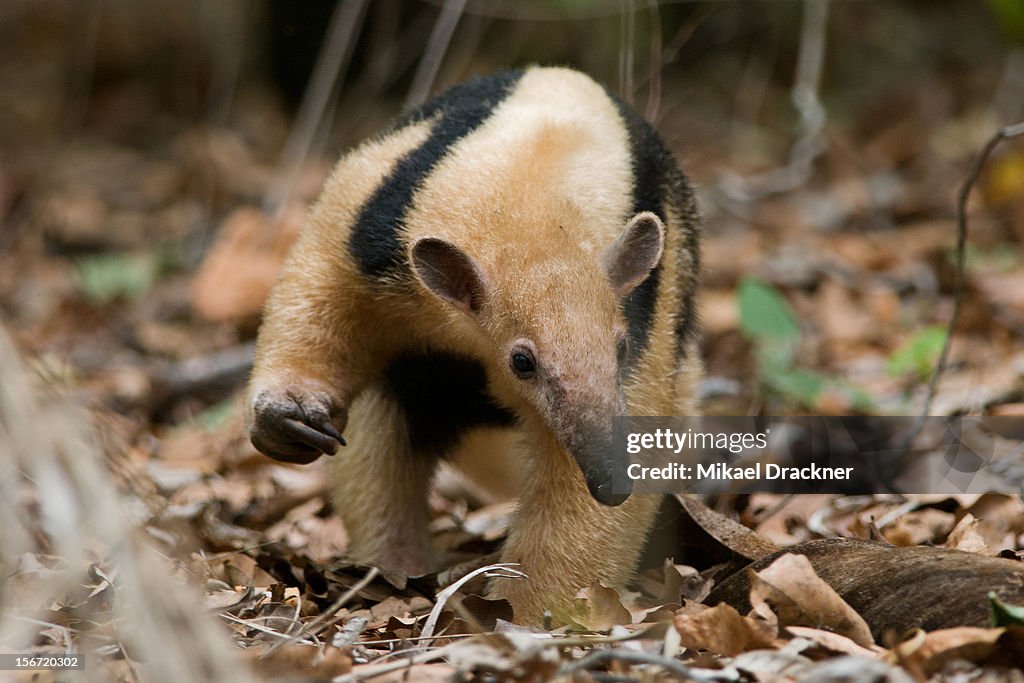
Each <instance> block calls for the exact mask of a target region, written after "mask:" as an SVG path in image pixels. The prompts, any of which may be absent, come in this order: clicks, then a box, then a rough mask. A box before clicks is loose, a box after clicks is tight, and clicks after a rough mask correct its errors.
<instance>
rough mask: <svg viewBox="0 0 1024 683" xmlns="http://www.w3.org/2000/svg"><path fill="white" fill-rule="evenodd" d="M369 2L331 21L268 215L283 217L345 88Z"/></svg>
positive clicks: (349, 6) (352, 5) (351, 5)
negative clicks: (333, 101) (334, 101)
mask: <svg viewBox="0 0 1024 683" xmlns="http://www.w3.org/2000/svg"><path fill="white" fill-rule="evenodd" d="M366 3H367V0H346V1H345V2H342V3H340V4H339V5H338V6H337V8H336V9H335V10H334V15H333V16H332V17H331V24H330V26H329V27H328V29H327V39H326V40H325V41H324V44H323V48H322V49H321V50H320V55H319V56H318V57H317V60H316V66H315V67H313V75H312V77H311V78H310V80H309V85H308V86H307V88H306V92H305V94H304V95H303V97H302V104H301V105H300V106H299V113H298V116H296V122H295V125H294V126H293V127H292V130H291V133H290V134H289V135H288V141H287V142H286V143H285V148H284V154H283V155H282V157H281V169H282V170H281V173H280V174H279V175H278V177H277V178H276V179H275V181H274V184H273V186H272V188H271V190H270V192H269V193H268V195H267V197H266V200H265V204H264V212H265V213H266V214H267V215H272V216H275V215H276V216H279V215H280V214H281V212H282V211H284V208H285V206H287V204H288V198H289V196H290V195H291V193H292V188H294V186H295V182H296V180H297V179H298V177H299V171H300V170H301V169H302V165H303V164H304V163H305V161H306V157H307V156H308V155H309V150H310V147H311V146H312V143H313V140H314V139H315V138H316V134H317V130H319V129H320V127H321V124H322V122H323V120H324V112H325V111H326V110H327V108H328V105H329V103H330V101H331V99H332V97H334V96H335V95H336V93H337V92H338V89H339V88H340V87H341V81H342V78H341V76H342V74H343V73H344V72H345V68H346V66H347V65H348V61H349V59H350V58H351V56H352V48H353V47H354V46H355V40H354V39H353V38H354V37H355V36H356V35H358V31H359V28H360V26H361V25H362V19H363V17H364V16H365V14H366V13H365V10H366Z"/></svg>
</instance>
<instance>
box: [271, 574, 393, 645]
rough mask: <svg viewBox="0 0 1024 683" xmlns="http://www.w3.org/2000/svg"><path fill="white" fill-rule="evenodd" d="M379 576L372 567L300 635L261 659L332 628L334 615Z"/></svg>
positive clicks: (303, 629) (281, 643)
mask: <svg viewBox="0 0 1024 683" xmlns="http://www.w3.org/2000/svg"><path fill="white" fill-rule="evenodd" d="M379 574H380V570H379V569H377V568H376V567H372V568H371V569H370V571H368V572H366V576H364V577H363V578H362V579H360V580H359V582H358V583H357V584H355V585H354V586H352V587H351V588H349V589H348V590H347V591H345V593H344V594H343V595H342V596H341V597H339V598H338V599H337V600H335V601H334V603H333V604H332V605H331V606H330V607H328V608H327V609H325V610H324V611H323V612H321V613H320V614H318V615H317V617H316V619H314V620H313V621H311V622H309V623H308V624H306V625H305V626H304V627H302V628H301V629H300V630H299V632H298V633H296V634H295V635H293V636H291V637H290V638H288V639H287V640H280V641H278V642H276V643H274V644H273V645H271V646H270V647H268V648H267V650H266V652H264V653H263V654H262V655H260V659H264V658H266V657H268V656H270V654H271V653H272V652H273V651H274V650H276V649H277V648H279V647H281V646H282V645H286V644H287V643H294V642H297V641H299V640H300V639H302V638H305V637H306V636H307V635H317V634H319V633H322V632H323V631H325V630H326V629H327V628H328V627H330V625H331V624H333V623H334V615H335V614H337V612H338V610H340V609H341V608H342V607H344V606H345V604H346V603H347V602H348V601H349V600H351V599H352V598H353V597H355V595H356V593H358V592H359V591H361V590H363V589H364V588H366V587H367V586H369V585H370V582H372V581H373V580H374V579H376V578H377V576H378V575H379Z"/></svg>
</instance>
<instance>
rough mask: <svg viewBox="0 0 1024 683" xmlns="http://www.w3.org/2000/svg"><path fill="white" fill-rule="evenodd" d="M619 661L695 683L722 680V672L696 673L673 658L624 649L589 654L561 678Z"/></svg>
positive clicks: (561, 673)
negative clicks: (672, 674) (662, 670)
mask: <svg viewBox="0 0 1024 683" xmlns="http://www.w3.org/2000/svg"><path fill="white" fill-rule="evenodd" d="M613 661H619V662H627V663H629V664H648V665H652V666H660V667H661V668H663V669H665V670H666V671H671V672H672V673H674V674H678V675H680V676H682V677H684V678H686V679H687V680H693V681H714V680H721V678H720V676H719V674H720V672H717V671H716V672H713V673H703V672H698V671H695V670H694V669H691V668H690V667H688V666H686V665H684V664H682V663H681V662H678V661H676V660H675V659H672V658H671V657H665V656H663V655H657V654H653V653H650V652H636V651H634V650H624V649H605V650H593V651H591V652H590V653H588V654H587V655H586V656H585V657H583V658H581V659H577V660H576V661H574V662H571V663H569V664H566V665H565V666H563V667H562V668H561V669H559V670H558V674H557V675H559V676H569V675H572V674H574V673H576V672H577V671H585V670H588V669H592V668H595V667H599V666H604V665H605V664H608V663H609V662H613Z"/></svg>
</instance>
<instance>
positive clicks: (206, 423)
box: [195, 398, 237, 432]
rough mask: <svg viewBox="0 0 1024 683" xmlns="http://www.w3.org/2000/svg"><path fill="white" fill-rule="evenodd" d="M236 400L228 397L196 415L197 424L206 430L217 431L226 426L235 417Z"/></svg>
mask: <svg viewBox="0 0 1024 683" xmlns="http://www.w3.org/2000/svg"><path fill="white" fill-rule="evenodd" d="M236 408H237V405H236V401H235V399H234V398H226V399H224V400H223V401H220V402H218V403H214V404H213V405H212V406H210V407H209V408H207V409H206V410H204V411H203V412H201V413H199V414H198V415H196V418H195V420H196V424H198V425H199V428H200V429H202V430H203V431H205V432H217V431H220V430H221V429H223V428H224V427H226V426H227V425H228V424H229V423H230V422H231V420H233V419H234V417H235V412H236Z"/></svg>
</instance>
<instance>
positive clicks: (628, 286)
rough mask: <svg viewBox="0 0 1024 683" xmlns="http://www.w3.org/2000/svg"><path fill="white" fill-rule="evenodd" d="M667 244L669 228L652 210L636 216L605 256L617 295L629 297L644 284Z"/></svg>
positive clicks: (606, 268) (605, 265)
mask: <svg viewBox="0 0 1024 683" xmlns="http://www.w3.org/2000/svg"><path fill="white" fill-rule="evenodd" d="M664 245H665V225H664V224H663V223H662V222H661V219H660V218H658V217H657V216H656V215H654V214H653V213H651V212H650V211H644V212H643V213H638V214H637V215H635V216H633V218H632V219H631V220H630V221H629V223H628V224H627V225H626V229H625V230H623V231H622V234H621V235H619V238H618V239H617V240H615V243H614V244H612V245H611V246H610V247H608V250H607V251H605V253H604V257H603V262H604V269H605V272H606V273H608V280H609V282H611V284H612V290H613V291H614V292H615V294H617V295H618V296H620V297H623V296H626V295H627V294H629V293H630V292H632V291H633V289H634V288H635V287H636V286H637V285H639V284H640V283H641V282H643V281H644V280H645V279H646V278H647V276H648V275H649V274H650V272H651V270H653V269H654V267H655V266H656V265H658V261H659V260H661V252H662V249H663V248H664Z"/></svg>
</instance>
